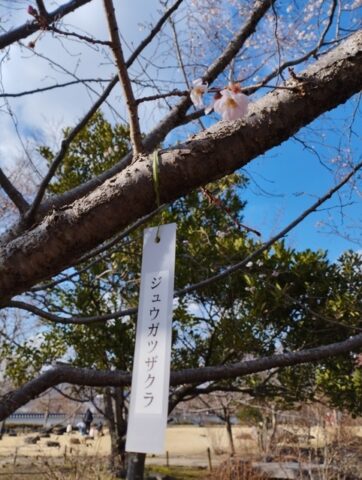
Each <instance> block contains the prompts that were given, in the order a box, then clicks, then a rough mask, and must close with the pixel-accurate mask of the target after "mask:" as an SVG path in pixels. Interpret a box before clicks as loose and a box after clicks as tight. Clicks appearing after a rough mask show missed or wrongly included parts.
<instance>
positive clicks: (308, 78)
mask: <svg viewBox="0 0 362 480" xmlns="http://www.w3.org/2000/svg"><path fill="white" fill-rule="evenodd" d="M299 78H301V79H303V81H301V82H300V88H301V92H300V93H296V92H293V91H290V90H278V91H276V92H273V93H270V94H268V95H266V96H265V97H263V98H262V99H260V100H259V101H258V102H257V103H255V104H254V105H253V106H252V108H251V109H250V113H249V115H248V116H247V117H245V118H244V119H241V120H238V121H235V122H220V123H218V124H216V125H214V126H213V127H212V128H210V129H208V130H206V131H205V132H202V133H201V134H199V135H197V136H195V137H194V138H193V139H191V140H190V141H188V142H186V143H185V144H183V145H179V146H177V148H173V149H170V150H168V151H165V152H164V153H163V154H162V155H161V159H160V169H159V170H160V192H161V201H162V202H170V201H173V200H175V199H177V198H179V197H180V196H181V195H185V194H187V193H188V192H190V191H191V190H192V189H194V188H197V187H199V186H201V185H204V184H206V183H208V182H210V181H214V180H216V179H218V178H221V177H223V176H225V175H227V174H229V173H231V172H233V171H235V170H236V169H238V168H241V167H243V166H244V165H246V164H247V163H248V162H250V160H252V159H253V158H255V157H257V156H258V155H260V154H262V153H264V152H266V151H267V150H269V149H270V148H272V147H274V146H276V145H279V144H280V143H282V142H283V141H285V140H286V139H287V138H289V137H290V136H292V135H294V134H295V133H296V132H297V131H298V130H299V129H300V128H301V127H303V126H304V125H307V124H308V123H310V122H311V121H313V120H314V119H315V118H317V117H318V116H319V115H321V114H322V113H324V112H326V111H328V110H330V109H332V108H334V107H335V106H337V105H339V104H341V103H343V102H345V101H346V100H347V99H348V98H350V97H351V96H352V95H353V94H355V93H357V92H358V91H360V89H361V87H362V32H359V33H356V34H355V35H353V36H351V37H350V38H349V39H348V40H347V41H346V42H344V43H343V44H341V45H340V46H338V47H337V48H336V49H334V50H333V51H331V52H329V53H328V54H327V55H325V56H324V57H323V58H321V59H320V60H318V61H317V62H315V64H314V65H312V66H311V67H309V68H308V69H307V70H306V71H305V72H304V73H302V74H300V75H299ZM289 85H296V82H295V80H291V81H289V82H287V86H289ZM151 170H152V166H151V160H149V159H145V160H144V161H143V162H137V163H136V164H134V165H131V166H129V167H128V168H127V169H125V170H124V171H122V172H121V173H119V174H117V175H115V176H114V177H112V178H111V179H110V180H108V181H107V182H105V183H104V184H102V185H101V186H99V187H98V188H97V189H96V190H94V191H93V192H92V193H91V194H89V195H87V196H85V197H84V198H82V199H80V200H77V201H76V202H74V203H73V204H72V205H69V206H68V207H65V208H63V209H61V210H59V211H56V210H55V211H53V212H52V213H51V214H50V215H48V216H47V217H46V218H44V220H43V221H42V222H41V223H39V224H38V225H36V226H34V228H33V229H32V230H31V231H29V232H26V233H24V234H23V235H21V236H19V237H18V238H16V239H15V240H13V241H12V242H8V243H7V244H6V245H4V247H3V250H2V253H1V256H0V292H1V296H0V298H1V300H0V303H1V302H2V304H3V305H4V304H6V303H7V302H6V299H7V298H9V297H10V296H13V295H15V294H17V293H21V292H23V291H25V290H26V289H28V288H30V287H31V286H32V285H34V284H35V283H36V282H38V281H40V280H42V279H44V278H46V277H48V276H51V275H54V274H56V273H58V272H59V271H61V270H63V269H64V268H65V267H67V266H69V265H71V264H72V262H74V261H75V260H76V258H78V257H79V256H80V255H81V254H82V253H84V252H86V251H87V250H90V249H92V248H94V247H95V246H96V245H98V244H99V243H101V242H103V241H105V240H106V239H107V238H110V237H111V236H112V235H114V234H115V233H116V232H117V231H119V230H121V229H122V228H125V227H126V226H127V225H129V224H130V223H132V222H134V221H135V220H136V219H137V218H139V217H141V216H143V215H146V214H147V213H149V212H151V211H152V210H153V205H154V201H155V199H154V189H153V182H152V174H151Z"/></svg>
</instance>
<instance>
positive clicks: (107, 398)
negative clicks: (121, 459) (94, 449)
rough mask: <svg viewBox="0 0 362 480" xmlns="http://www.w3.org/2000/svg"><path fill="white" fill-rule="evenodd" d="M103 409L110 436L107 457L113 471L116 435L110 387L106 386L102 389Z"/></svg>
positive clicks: (114, 466) (115, 454)
mask: <svg viewBox="0 0 362 480" xmlns="http://www.w3.org/2000/svg"><path fill="white" fill-rule="evenodd" d="M104 410H105V412H104V413H105V417H106V419H107V423H108V429H109V435H110V437H111V455H110V458H109V469H110V470H111V471H112V472H114V471H115V469H116V467H117V465H116V463H117V462H116V458H117V436H116V423H115V419H114V412H113V406H112V394H111V389H110V387H106V388H105V391H104Z"/></svg>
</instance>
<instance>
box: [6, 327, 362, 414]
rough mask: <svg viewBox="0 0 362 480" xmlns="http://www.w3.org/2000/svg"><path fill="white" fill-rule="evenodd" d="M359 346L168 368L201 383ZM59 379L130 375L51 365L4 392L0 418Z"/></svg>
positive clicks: (96, 382)
mask: <svg viewBox="0 0 362 480" xmlns="http://www.w3.org/2000/svg"><path fill="white" fill-rule="evenodd" d="M361 347H362V334H359V335H356V336H354V337H350V338H348V339H347V340H344V341H342V342H337V343H332V344H329V345H322V346H320V347H316V348H311V349H308V350H302V351H299V352H287V353H282V354H278V355H271V356H269V357H264V358H258V359H255V360H247V361H243V362H238V363H234V364H232V365H219V366H215V367H201V368H190V369H185V370H180V371H177V372H171V379H170V384H171V385H182V384H195V385H197V384H202V383H204V382H209V381H213V380H220V379H227V378H237V377H242V376H244V375H249V374H250V373H257V372H262V371H265V370H270V369H271V368H277V367H286V366H291V365H299V364H301V363H307V362H308V363H309V362H315V361H318V360H322V359H324V358H328V357H332V356H334V355H340V354H343V353H347V352H351V351H353V350H355V349H359V348H361ZM61 383H69V384H72V385H88V386H90V387H109V386H126V385H130V383H131V375H130V374H129V373H127V372H121V371H109V370H106V371H102V370H92V369H88V368H75V367H69V366H65V365H59V366H56V367H53V368H51V369H49V370H47V371H45V372H44V373H42V374H41V375H39V377H37V378H34V379H33V380H30V381H29V382H28V383H26V384H25V385H23V386H21V387H19V388H18V389H17V390H14V391H11V392H8V393H6V394H5V395H3V396H2V398H1V401H0V421H1V420H4V419H5V418H7V417H8V416H9V415H11V414H12V413H13V412H15V410H17V409H18V408H20V407H21V406H22V405H25V404H26V403H28V402H29V401H30V400H32V399H34V398H37V397H38V396H39V395H40V394H41V393H43V392H45V391H46V390H47V389H48V388H51V387H54V386H56V385H59V384H61Z"/></svg>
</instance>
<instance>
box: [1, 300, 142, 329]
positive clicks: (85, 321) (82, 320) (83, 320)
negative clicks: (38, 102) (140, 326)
mask: <svg viewBox="0 0 362 480" xmlns="http://www.w3.org/2000/svg"><path fill="white" fill-rule="evenodd" d="M7 306H8V307H9V308H18V309H20V310H25V311H27V312H31V313H33V314H34V315H37V316H39V317H40V318H44V319H46V320H49V321H50V322H53V323H60V324H63V325H71V324H75V325H89V324H91V323H99V322H105V321H107V320H113V319H115V318H120V317H124V316H126V315H127V310H123V311H121V310H120V311H118V312H114V313H106V314H104V315H96V316H93V317H60V316H59V315H55V314H54V313H50V312H46V311H44V310H41V309H40V308H38V307H36V306H35V305H31V304H30V303H25V302H21V301H18V300H13V301H11V302H9V304H8V305H7ZM129 312H130V313H129V314H132V313H134V308H130V309H129Z"/></svg>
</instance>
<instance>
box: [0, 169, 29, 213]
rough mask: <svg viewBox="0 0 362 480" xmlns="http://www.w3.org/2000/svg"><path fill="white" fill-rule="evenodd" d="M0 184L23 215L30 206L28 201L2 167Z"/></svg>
mask: <svg viewBox="0 0 362 480" xmlns="http://www.w3.org/2000/svg"><path fill="white" fill-rule="evenodd" d="M0 186H1V187H2V189H3V190H4V192H5V193H6V194H7V196H8V197H9V198H10V200H11V201H12V202H13V203H14V205H15V206H16V207H17V209H18V210H19V212H20V213H21V215H23V214H24V213H25V211H26V210H27V209H28V208H29V204H28V202H27V201H26V200H25V199H24V197H23V195H22V194H21V193H20V192H19V190H18V189H17V188H16V187H15V186H14V185H13V184H12V183H11V181H10V180H9V179H8V177H7V176H6V175H5V173H4V172H3V170H2V169H1V168H0Z"/></svg>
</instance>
